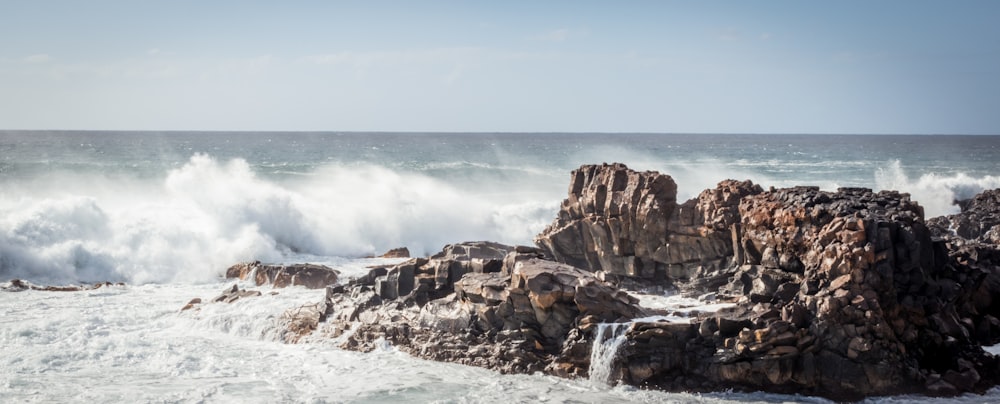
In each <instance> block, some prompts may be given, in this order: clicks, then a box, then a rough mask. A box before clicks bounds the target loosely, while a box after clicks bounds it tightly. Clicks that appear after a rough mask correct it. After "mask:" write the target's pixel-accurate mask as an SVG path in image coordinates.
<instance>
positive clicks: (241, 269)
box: [226, 261, 340, 289]
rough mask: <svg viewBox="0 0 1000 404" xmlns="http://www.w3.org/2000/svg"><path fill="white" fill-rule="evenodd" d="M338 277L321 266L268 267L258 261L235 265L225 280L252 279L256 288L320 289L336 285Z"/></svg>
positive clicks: (227, 273) (228, 270) (335, 272)
mask: <svg viewBox="0 0 1000 404" xmlns="http://www.w3.org/2000/svg"><path fill="white" fill-rule="evenodd" d="M339 275H340V272H338V271H337V270H335V269H333V268H330V267H326V266H323V265H315V264H292V265H268V264H261V263H260V261H254V262H245V263H240V264H236V265H233V266H231V267H229V269H227V270H226V278H238V279H242V280H248V279H253V281H254V283H256V284H257V286H261V285H265V284H270V285H272V286H274V287H276V288H284V287H288V286H304V287H306V288H308V289H322V288H325V287H327V286H328V285H333V284H336V283H337V278H338V276H339Z"/></svg>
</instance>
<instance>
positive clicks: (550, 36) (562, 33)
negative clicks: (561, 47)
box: [534, 28, 574, 42]
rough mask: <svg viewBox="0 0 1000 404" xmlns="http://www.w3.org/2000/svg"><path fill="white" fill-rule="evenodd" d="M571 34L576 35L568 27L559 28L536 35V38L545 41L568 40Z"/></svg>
mask: <svg viewBox="0 0 1000 404" xmlns="http://www.w3.org/2000/svg"><path fill="white" fill-rule="evenodd" d="M571 36H574V33H573V32H572V31H570V30H569V29H568V28H559V29H554V30H551V31H548V32H545V33H542V34H540V35H536V36H535V37H534V39H535V40H539V41H545V42H566V41H567V40H569V39H570V37H571Z"/></svg>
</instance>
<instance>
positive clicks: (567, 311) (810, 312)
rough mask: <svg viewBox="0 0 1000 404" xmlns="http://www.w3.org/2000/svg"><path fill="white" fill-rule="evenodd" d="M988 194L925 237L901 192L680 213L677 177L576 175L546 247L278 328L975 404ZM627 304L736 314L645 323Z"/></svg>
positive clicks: (627, 377) (714, 387)
mask: <svg viewBox="0 0 1000 404" xmlns="http://www.w3.org/2000/svg"><path fill="white" fill-rule="evenodd" d="M996 194H997V192H996V191H991V192H989V193H986V194H984V195H980V196H977V197H976V198H975V199H973V200H972V201H970V202H969V203H968V204H966V205H965V207H964V209H965V210H964V211H963V213H962V214H960V215H956V216H950V217H947V218H942V219H933V220H930V221H927V222H925V220H924V217H923V209H922V208H921V207H920V205H919V204H917V203H916V202H913V201H911V200H910V198H909V195H907V194H902V193H898V192H891V191H883V192H873V191H872V190H869V189H863V188H841V189H839V190H837V191H835V192H829V191H821V190H819V189H818V188H816V187H793V188H786V189H773V188H772V189H770V190H768V191H764V190H763V189H761V188H760V187H759V186H757V185H755V184H753V183H751V182H749V181H742V182H741V181H734V180H726V181H723V182H721V183H719V184H718V185H717V186H716V187H715V188H713V189H709V190H705V191H704V192H702V193H701V194H699V195H698V197H697V198H695V199H692V200H689V201H686V202H684V203H680V204H678V203H677V201H676V186H675V185H674V182H673V180H672V179H671V178H670V177H669V176H666V175H662V174H659V173H656V172H650V171H647V172H636V171H632V170H629V169H628V168H627V167H625V166H624V165H621V164H611V165H608V164H604V165H600V166H596V165H595V166H583V167H581V168H580V169H578V170H575V171H574V172H573V174H572V182H571V185H570V189H569V196H568V198H567V199H566V200H565V201H564V202H563V204H562V207H561V209H560V212H559V214H558V217H557V218H556V220H555V221H554V222H553V223H552V225H550V226H549V227H548V228H547V229H546V230H545V231H544V232H543V233H542V234H539V235H538V236H537V238H536V243H537V245H538V248H532V247H523V246H519V247H512V246H505V245H502V244H496V243H490V242H471V243H460V244H453V245H449V246H446V247H445V248H444V249H443V250H442V251H441V252H440V253H438V254H435V255H433V256H431V257H428V258H413V259H409V260H407V261H405V262H402V263H399V264H396V265H392V266H385V267H375V268H373V269H372V270H371V271H370V272H369V273H368V274H367V275H366V276H363V277H360V278H358V279H355V280H352V281H351V282H349V283H347V284H344V285H334V286H329V287H327V296H326V299H325V300H324V301H323V302H321V303H320V304H317V305H314V306H309V307H305V308H301V309H298V310H297V311H294V312H288V313H286V316H285V317H287V318H285V321H286V323H287V324H289V327H288V330H289V331H288V333H286V340H289V341H295V340H298V339H299V338H302V337H303V336H306V335H314V336H320V337H329V338H336V340H337V341H338V342H339V343H340V345H341V346H342V347H344V348H347V349H355V350H361V351H368V350H372V349H375V348H376V347H379V346H383V345H384V344H385V343H389V344H391V345H393V346H394V347H396V348H397V349H399V350H401V351H404V352H408V353H410V354H412V355H414V356H417V357H421V358H427V359H433V360H442V361H450V362H456V363H463V364H469V365H475V366H482V367H486V368H490V369H495V370H497V371H500V372H504V373H529V372H537V371H544V372H547V373H550V374H555V375H560V376H566V377H579V376H584V375H588V374H589V373H590V372H591V369H590V367H591V365H595V363H596V362H595V363H592V362H594V361H595V360H597V361H599V362H600V364H601V366H602V367H601V368H600V369H598V370H599V373H600V375H599V377H600V378H601V380H602V381H603V380H604V379H605V378H607V379H608V380H609V381H610V382H612V383H616V382H623V383H627V384H631V385H636V386H642V387H646V388H657V389H664V390H671V391H719V390H729V389H744V390H764V391H770V392H781V393H796V394H808V395H820V396H824V397H829V398H834V399H848V400H852V399H859V398H862V397H866V396H872V395H889V394H900V393H920V394H929V395H941V396H948V395H955V394H959V393H963V392H982V391H984V390H985V389H987V388H989V387H992V386H995V385H996V384H997V383H998V382H1000V359H998V358H997V357H995V356H993V355H990V354H987V353H985V352H984V351H983V350H982V348H981V347H982V346H983V345H986V344H995V343H998V342H1000V319H998V318H1000V298H997V296H1000V250H998V245H997V243H996V242H995V240H994V236H993V235H992V234H994V233H996V230H997V225H996V224H991V223H993V222H992V220H994V218H997V217H1000V215H998V214H997V212H998V211H1000V209H997V206H998V204H997V200H998V198H997V195H996ZM998 222H1000V220H998ZM254 265H256V266H252V265H251V266H242V267H240V266H235V267H233V268H231V272H232V273H234V274H236V275H237V276H240V277H241V278H245V277H251V276H252V277H257V276H258V275H257V274H258V273H261V270H260V265H259V263H258V264H254ZM265 273H266V271H265ZM276 277H277V275H275V276H273V277H271V278H268V279H275V278H276ZM265 278H267V276H265ZM621 287H628V288H634V289H653V290H658V289H663V288H673V289H677V290H679V291H681V292H683V293H686V294H689V295H698V296H701V295H704V296H706V298H708V297H711V298H712V299H714V301H717V302H718V301H724V302H729V303H730V306H728V307H727V308H725V309H722V310H720V311H717V312H709V311H706V312H703V313H702V314H697V315H696V316H695V317H694V318H687V319H678V318H677V317H676V316H671V317H649V316H648V315H649V314H653V313H651V312H649V311H648V310H644V309H642V308H641V307H639V306H638V305H637V300H636V299H635V298H633V297H632V296H631V295H629V294H627V293H625V292H623V291H622V289H621ZM637 318H640V319H639V320H636V319H637ZM609 330H613V331H614V332H620V333H621V334H616V335H614V336H613V337H614V338H610V337H611V336H609V335H608V334H609V332H608V331H609ZM610 341H616V342H615V343H614V344H610ZM607 346H616V347H617V346H620V350H617V351H616V350H614V349H610V348H609V349H607V350H605V349H593V348H595V347H596V348H604V347H607ZM597 352H611V356H610V357H604V356H599V355H597V354H596V353H597ZM592 353H595V354H594V355H593V356H592ZM616 353H617V355H615V354H616ZM595 358H597V359H595ZM605 366H606V367H605ZM594 373H595V374H596V373H598V372H597V371H595V372H594Z"/></svg>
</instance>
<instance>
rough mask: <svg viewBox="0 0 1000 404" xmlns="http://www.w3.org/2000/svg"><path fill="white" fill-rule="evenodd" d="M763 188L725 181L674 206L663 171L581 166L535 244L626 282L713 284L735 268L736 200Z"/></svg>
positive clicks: (557, 257)
mask: <svg viewBox="0 0 1000 404" xmlns="http://www.w3.org/2000/svg"><path fill="white" fill-rule="evenodd" d="M761 192H763V190H762V189H761V188H760V186H758V185H754V184H753V183H752V182H750V181H735V180H726V181H723V182H721V183H719V185H718V186H717V187H716V188H715V189H708V190H705V191H704V192H702V193H701V194H700V195H698V197H697V198H695V199H691V200H689V201H687V202H684V203H682V204H680V205H678V204H677V201H676V197H677V186H676V185H675V184H674V180H673V179H672V178H670V176H668V175H664V174H660V173H658V172H655V171H646V172H637V171H633V170H630V169H629V168H628V167H626V166H625V165H623V164H611V165H609V164H603V165H585V166H582V167H580V168H579V169H577V170H574V171H573V173H572V174H571V184H570V188H569V195H568V197H567V198H566V200H564V201H563V203H562V206H561V208H560V211H559V213H558V217H557V218H556V220H555V221H554V222H553V223H552V224H551V225H549V226H548V227H547V228H546V229H545V231H543V232H542V233H541V234H539V235H538V236H537V237H536V238H535V243H536V244H537V245H538V246H539V248H541V249H542V250H543V251H545V252H546V254H547V255H549V256H551V257H553V258H554V259H555V260H556V261H559V262H564V263H567V264H570V265H573V266H576V267H579V268H583V269H587V270H590V271H596V272H603V273H606V274H607V275H606V277H607V279H609V280H612V281H614V282H615V283H618V284H622V285H624V286H632V287H642V286H646V287H648V286H667V287H680V288H682V289H686V290H700V289H705V288H710V287H712V286H718V285H719V283H724V282H725V280H726V279H727V278H728V275H729V271H728V270H730V269H731V268H732V264H733V259H734V247H733V238H734V237H736V236H738V234H739V230H738V227H737V226H738V224H739V222H740V217H739V210H738V206H739V202H740V200H741V199H742V198H743V197H745V196H748V195H754V194H758V193H761ZM636 281H638V282H636ZM691 281H696V284H694V285H690V286H688V285H687V283H688V282H691Z"/></svg>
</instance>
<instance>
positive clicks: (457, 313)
mask: <svg viewBox="0 0 1000 404" xmlns="http://www.w3.org/2000/svg"><path fill="white" fill-rule="evenodd" d="M539 257H540V254H539V251H537V250H536V249H533V248H528V247H509V246H503V245H499V244H495V243H464V244H456V245H450V246H447V247H446V248H445V250H444V251H442V253H440V254H437V255H435V256H433V257H431V258H430V259H414V260H411V261H408V262H405V263H402V264H399V265H395V266H393V267H390V268H381V269H380V268H376V269H374V270H373V271H372V273H373V275H375V276H374V277H363V278H359V279H358V280H356V281H354V282H351V283H349V284H347V285H342V286H337V287H330V288H328V289H327V290H328V300H327V302H328V305H327V311H326V324H325V325H324V326H323V327H321V329H322V332H323V333H325V334H326V335H329V336H331V337H335V338H338V337H340V338H344V339H343V343H342V344H343V346H344V347H346V348H349V349H357V350H362V351H369V350H372V349H374V348H375V347H377V346H378V344H380V343H381V341H388V342H390V343H391V344H392V345H393V346H395V347H397V349H400V350H403V351H406V352H409V353H410V354H413V355H415V356H418V357H422V358H427V359H434V360H443V361H449V362H458V363H464V364H470V365H476V366H482V367H487V368H490V369H495V370H497V371H500V372H504V373H526V372H535V371H542V370H548V371H550V372H554V373H559V374H565V375H570V374H576V375H582V374H586V370H587V365H588V364H589V361H588V360H587V358H588V356H587V355H589V352H590V346H589V344H587V343H586V338H587V337H586V336H587V335H588V332H589V331H590V327H593V326H594V325H596V324H597V323H600V322H608V321H616V320H618V321H624V320H626V319H629V318H632V317H634V316H636V315H638V314H639V309H638V306H637V305H636V300H635V299H634V298H633V297H631V296H629V295H628V294H626V293H625V292H622V291H619V290H617V289H615V288H613V287H611V286H610V285H608V284H605V283H604V282H601V281H600V280H598V279H597V278H596V277H594V275H593V274H592V273H590V272H587V271H584V270H581V269H578V268H574V267H571V266H569V265H565V264H559V263H555V262H552V261H545V260H542V259H540V258H539Z"/></svg>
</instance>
